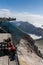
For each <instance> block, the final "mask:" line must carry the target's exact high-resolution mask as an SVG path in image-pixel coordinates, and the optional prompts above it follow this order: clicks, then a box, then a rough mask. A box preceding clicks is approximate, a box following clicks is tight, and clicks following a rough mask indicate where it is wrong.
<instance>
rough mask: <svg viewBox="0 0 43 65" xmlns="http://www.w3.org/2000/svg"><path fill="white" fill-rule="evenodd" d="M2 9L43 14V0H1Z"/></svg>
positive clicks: (0, 7) (0, 6)
mask: <svg viewBox="0 0 43 65" xmlns="http://www.w3.org/2000/svg"><path fill="white" fill-rule="evenodd" d="M0 9H10V10H11V11H14V12H29V13H32V14H40V15H43V0H0Z"/></svg>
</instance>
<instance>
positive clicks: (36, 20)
mask: <svg viewBox="0 0 43 65" xmlns="http://www.w3.org/2000/svg"><path fill="white" fill-rule="evenodd" d="M0 17H16V19H17V21H24V22H25V21H28V22H29V23H31V24H33V25H35V26H37V27H41V28H43V27H42V25H43V16H41V15H37V14H30V13H28V12H19V13H18V12H12V11H10V10H8V9H0Z"/></svg>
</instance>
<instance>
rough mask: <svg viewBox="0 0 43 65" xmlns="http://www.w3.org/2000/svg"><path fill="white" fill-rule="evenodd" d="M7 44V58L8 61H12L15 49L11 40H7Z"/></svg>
mask: <svg viewBox="0 0 43 65" xmlns="http://www.w3.org/2000/svg"><path fill="white" fill-rule="evenodd" d="M7 42H8V45H9V46H10V47H9V58H10V60H13V59H14V56H15V54H16V47H15V46H14V44H13V43H12V41H11V38H8V40H7Z"/></svg>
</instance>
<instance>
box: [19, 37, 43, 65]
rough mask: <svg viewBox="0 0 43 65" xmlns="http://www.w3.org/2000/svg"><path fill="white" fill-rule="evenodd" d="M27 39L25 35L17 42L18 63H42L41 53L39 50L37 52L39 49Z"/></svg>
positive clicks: (29, 64) (38, 64) (30, 64)
mask: <svg viewBox="0 0 43 65" xmlns="http://www.w3.org/2000/svg"><path fill="white" fill-rule="evenodd" d="M29 39H30V38H29ZM29 39H26V37H25V38H22V39H21V40H20V42H19V43H20V44H19V45H18V58H19V62H20V65H43V55H42V53H41V51H40V52H39V49H38V47H37V46H36V45H35V44H33V43H32V42H29V41H27V40H29ZM31 41H32V39H31Z"/></svg>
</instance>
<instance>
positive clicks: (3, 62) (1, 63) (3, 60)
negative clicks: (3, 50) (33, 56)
mask: <svg viewBox="0 0 43 65" xmlns="http://www.w3.org/2000/svg"><path fill="white" fill-rule="evenodd" d="M0 65H16V62H15V60H14V61H10V59H9V58H8V56H3V57H0Z"/></svg>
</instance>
